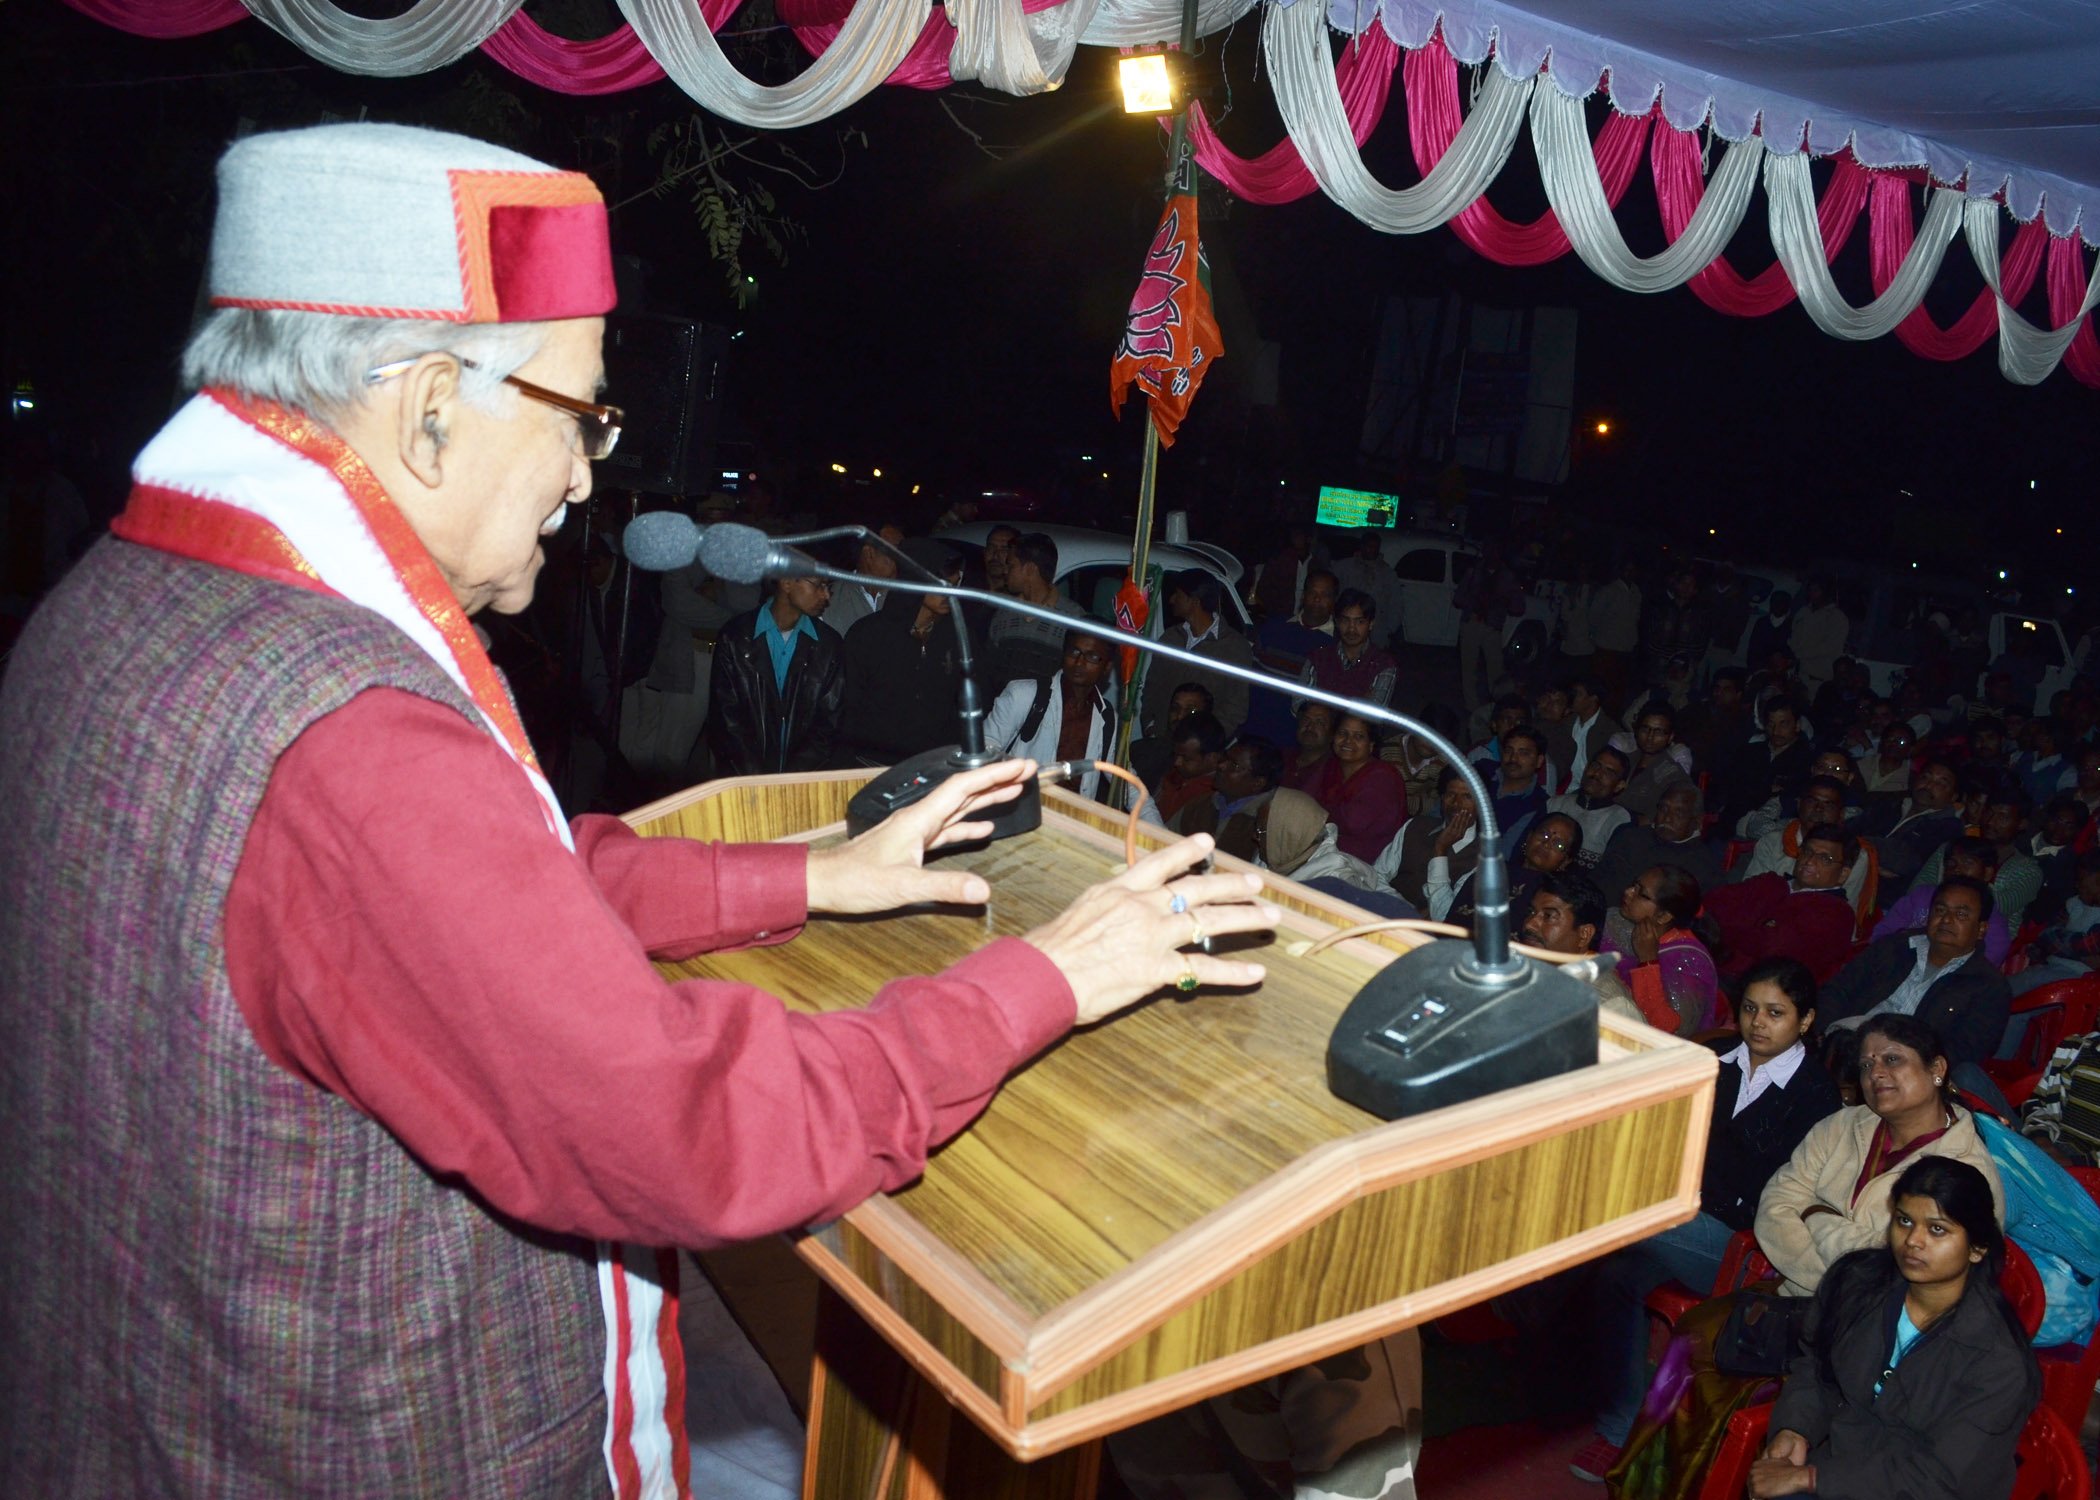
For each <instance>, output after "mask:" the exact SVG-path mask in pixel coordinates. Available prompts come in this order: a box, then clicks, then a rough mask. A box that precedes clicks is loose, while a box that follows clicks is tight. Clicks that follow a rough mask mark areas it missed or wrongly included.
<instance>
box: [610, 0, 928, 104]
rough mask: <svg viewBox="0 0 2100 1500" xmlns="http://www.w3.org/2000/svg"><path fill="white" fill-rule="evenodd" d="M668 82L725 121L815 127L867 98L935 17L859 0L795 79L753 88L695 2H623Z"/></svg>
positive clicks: (906, 1)
mask: <svg viewBox="0 0 2100 1500" xmlns="http://www.w3.org/2000/svg"><path fill="white" fill-rule="evenodd" d="M619 5H620V14H621V15H623V16H625V17H626V18H627V21H628V24H629V25H631V26H633V27H634V30H635V35H637V36H639V37H640V38H641V39H642V45H643V46H644V47H647V48H648V49H649V55H650V56H652V57H654V58H655V59H656V60H657V62H659V63H661V64H662V65H663V70H664V72H665V73H667V74H668V75H669V76H670V78H671V81H672V82H673V83H675V84H677V85H678V86H679V87H680V88H682V89H684V90H685V91H686V92H687V93H688V94H691V95H692V96H693V98H695V99H696V100H698V101H699V102H700V104H701V106H702V107H703V108H705V109H707V110H709V111H711V112H712V113H714V114H718V115H720V116H721V117H722V118H723V119H725V120H734V121H736V122H737V123H738V124H739V125H749V126H751V127H753V128H754V129H759V130H789V129H792V128H794V127H795V126H797V125H810V124H814V123H815V122H817V121H818V120H822V119H825V118H826V117H828V116H830V115H835V114H837V113H838V112H839V111H840V110H842V109H844V108H846V106H848V105H849V104H852V103H853V102H854V101H855V100H857V99H861V98H863V97H865V96H866V95H867V94H868V92H869V91H870V90H872V89H874V88H876V87H877V86H878V85H879V84H881V82H882V80H883V79H885V78H887V77H889V76H890V74H891V73H893V72H895V71H896V68H897V64H899V63H901V62H902V61H904V58H905V54H907V53H909V52H910V51H911V49H912V44H913V43H914V42H916V41H917V40H918V39H919V32H920V30H921V28H923V27H924V26H925V24H926V18H927V17H928V16H929V15H930V14H932V10H933V7H932V3H931V0H860V3H859V4H857V5H855V6H854V7H853V10H852V12H851V13H850V14H849V15H848V16H847V17H846V23H845V25H844V26H843V27H841V28H840V30H839V35H838V40H837V41H835V42H833V43H832V44H831V46H829V47H828V48H826V49H825V51H824V55H823V56H821V57H819V58H816V59H815V60H813V61H812V62H811V63H810V65H809V66H808V67H807V68H806V69H804V70H803V72H802V74H801V75H800V76H799V77H797V78H795V79H794V80H793V81H791V82H788V83H783V84H781V85H779V86H778V87H768V86H766V85H764V84H760V83H753V82H752V81H751V80H750V79H749V78H746V77H745V76H744V75H743V74H742V73H740V72H738V71H737V70H736V68H735V66H734V65H733V64H731V62H730V61H729V59H728V57H726V56H725V55H724V54H723V52H722V44H721V43H720V42H718V41H716V40H715V34H714V33H713V32H711V31H709V30H708V29H707V22H706V21H705V20H703V19H702V18H701V15H700V7H699V5H698V4H697V3H696V0H619Z"/></svg>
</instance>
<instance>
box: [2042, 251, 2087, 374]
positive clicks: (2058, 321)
mask: <svg viewBox="0 0 2100 1500" xmlns="http://www.w3.org/2000/svg"><path fill="white" fill-rule="evenodd" d="M2085 283H2086V269H2085V256H2084V254H2083V253H2081V252H2080V250H2079V248H2078V240H2077V238H2076V236H2073V235H2065V236H2064V237H2063V238H2062V239H2060V240H2059V239H2051V240H2050V241H2049V321H2050V322H2052V323H2054V324H2055V325H2056V326H2057V327H2058V328H2061V327H2063V326H2064V324H2065V323H2067V322H2069V321H2070V319H2071V314H2072V313H2073V312H2075V311H2076V310H2077V308H2078V304H2079V303H2081V302H2083V301H2084V300H2085ZM2064 368H2065V369H2067V370H2069V371H2070V372H2071V373H2072V374H2073V375H2075V376H2077V377H2078V378H2079V380H2081V381H2083V382H2084V383H2085V384H2087V385H2100V338H2095V337H2094V336H2093V320H2092V318H2091V316H2090V315H2088V316H2087V318H2086V319H2085V321H2084V322H2083V323H2082V324H2081V325H2080V326H2079V329H2078V332H2076V333H2074V334H2072V335H2071V347H2070V348H2068V349H2066V350H2065V351H2064Z"/></svg>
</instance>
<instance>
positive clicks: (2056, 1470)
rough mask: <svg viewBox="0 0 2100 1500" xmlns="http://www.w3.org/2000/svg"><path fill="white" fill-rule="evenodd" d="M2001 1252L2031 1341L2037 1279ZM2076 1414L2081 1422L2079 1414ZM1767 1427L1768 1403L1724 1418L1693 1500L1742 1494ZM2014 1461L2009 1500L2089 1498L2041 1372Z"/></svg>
mask: <svg viewBox="0 0 2100 1500" xmlns="http://www.w3.org/2000/svg"><path fill="white" fill-rule="evenodd" d="M2095 1175H2096V1176H2100V1173H2096V1174H2095ZM2005 1249H2006V1256H2005V1274H2004V1276H2003V1277H2001V1278H2000V1280H1999V1286H2000V1287H2001V1288H2002V1289H2003V1290H2004V1292H2005V1297H2006V1300H2007V1301H2009V1302H2011V1303H2012V1306H2013V1311H2014V1312H2015V1313H2018V1314H2019V1317H2020V1323H2021V1325H2022V1326H2023V1327H2025V1328H2026V1330H2027V1333H2028V1336H2029V1337H2030V1338H2032V1337H2033V1336H2034V1331H2035V1330H2036V1329H2037V1328H2039V1327H2041V1326H2042V1310H2043V1303H2044V1297H2043V1292H2042V1278H2041V1277H2040V1276H2039V1275H2037V1274H2036V1272H2035V1269H2034V1262H2033V1261H2031V1260H2029V1259H2028V1258H2027V1252H2026V1251H2024V1250H2022V1249H2021V1248H2020V1247H2019V1246H2018V1245H2016V1244H2014V1243H2013V1242H2012V1241H2010V1240H2007V1241H2006V1243H2005ZM2081 1352H2083V1351H2081ZM2044 1369H2045V1371H2046V1369H2047V1366H2046V1365H2045V1366H2044ZM2085 1389H2086V1393H2087V1394H2088V1395H2090V1394H2091V1393H2092V1389H2093V1387H2092V1383H2091V1381H2090V1380H2088V1381H2087V1383H2086V1387H2085ZM2080 1416H2081V1419H2082V1418H2083V1411H2082V1410H2081V1412H2080ZM1771 1425H1772V1408H1771V1406H1770V1405H1769V1404H1766V1405H1763V1406H1749V1407H1745V1408H1744V1409H1743V1410H1741V1411H1739V1412H1737V1413H1736V1414H1735V1415H1734V1416H1732V1417H1730V1418H1729V1419H1728V1431H1727V1433H1726V1434H1725V1435H1724V1436H1723V1437H1722V1439H1721V1446H1720V1447H1719V1448H1718V1449H1717V1450H1716V1451H1715V1453H1714V1461H1713V1465H1712V1467H1710V1468H1709V1469H1708V1470H1707V1471H1706V1478H1705V1480H1704V1481H1703V1482H1702V1483H1701V1484H1700V1486H1699V1500H1737V1497H1739V1496H1741V1495H1742V1493H1743V1490H1744V1488H1745V1486H1747V1485H1748V1484H1749V1482H1750V1465H1751V1464H1752V1463H1754V1462H1755V1461H1756V1459H1757V1456H1758V1455H1759V1454H1760V1453H1762V1452H1764V1447H1765V1440H1766V1434H1767V1433H1768V1432H1769V1431H1770V1430H1771ZM2016 1462H2017V1463H2018V1464H2019V1466H2020V1467H2019V1474H2018V1477H2017V1478H2015V1480H2014V1482H2013V1496H2014V1500H2044V1497H2046V1500H2074V1497H2075V1500H2090V1497H2091V1495H2092V1479H2091V1476H2090V1474H2089V1473H2088V1472H2087V1470H2086V1466H2085V1450H2084V1449H2083V1448H2082V1447H2080V1446H2079V1443H2078V1429H2077V1428H2076V1427H2075V1426H2070V1425H2067V1424H2066V1423H2065V1420H2064V1418H2063V1417H2062V1416H2061V1415H2060V1414H2059V1412H2058V1411H2057V1410H2055V1409H2054V1407H2053V1404H2052V1403H2051V1401H2050V1400H2049V1396H2048V1384H2047V1375H2046V1374H2045V1375H2044V1377H2043V1396H2042V1404H2041V1405H2039V1406H2037V1407H2036V1408H2035V1409H2034V1412H2033V1414H2032V1415H2030V1416H2029V1417H2028V1419H2027V1425H2026V1427H2025V1428H2023V1429H2022V1430H2021V1433H2020V1446H2019V1450H2018V1452H2017V1454H2016Z"/></svg>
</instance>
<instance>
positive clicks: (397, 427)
mask: <svg viewBox="0 0 2100 1500" xmlns="http://www.w3.org/2000/svg"><path fill="white" fill-rule="evenodd" d="M400 388H401V396H400V401H401V404H400V406H399V407H397V408H396V409H395V413H394V442H395V446H396V448H397V449H398V451H399V456H400V459H401V466H402V467H403V468H404V469H406V470H408V472H409V473H411V474H413V475H414V476H415V477H416V478H417V479H418V480H420V481H421V482H422V483H423V484H424V485H425V486H426V487H428V488H430V489H433V490H434V489H438V488H439V487H441V486H442V485H443V484H444V482H445V448H446V445H447V444H448V443H449V442H450V441H451V439H452V434H453V424H454V422H455V420H456V419H457V417H458V415H459V405H460V400H459V361H457V360H456V359H453V358H452V357H450V356H449V355H443V354H426V355H424V356H423V357H422V358H421V359H419V360H417V361H416V362H415V363H414V364H413V365H411V366H409V368H408V370H407V372H406V373H405V374H403V375H402V376H401V383H400Z"/></svg>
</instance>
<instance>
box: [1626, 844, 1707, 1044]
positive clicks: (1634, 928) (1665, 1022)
mask: <svg viewBox="0 0 2100 1500" xmlns="http://www.w3.org/2000/svg"><path fill="white" fill-rule="evenodd" d="M1701 899H1702V897H1701V894H1700V890H1699V882H1698V881H1697V880H1696V879H1695V878H1693V876H1692V873H1691V872H1690V871H1689V870H1687V869H1685V868H1684V867H1683V866H1682V865H1652V866H1650V867H1649V868H1648V869H1645V870H1643V871H1642V872H1641V875H1640V878H1639V879H1638V880H1636V881H1634V882H1633V884H1631V885H1629V886H1627V887H1626V890H1625V893H1624V894H1623V895H1622V896H1621V897H1620V899H1619V909H1618V911H1616V912H1614V913H1613V914H1612V915H1611V916H1609V917H1607V918H1606V919H1605V923H1604V938H1603V941H1602V942H1601V943H1600V944H1599V947H1600V948H1601V950H1602V951H1603V953H1604V955H1605V957H1606V958H1608V959H1610V960H1611V961H1612V962H1614V963H1616V964H1617V965H1618V967H1619V978H1620V979H1622V980H1624V981H1625V982H1626V988H1627V989H1629V990H1631V991H1632V992H1633V998H1634V1003H1635V1004H1637V1005H1639V1006H1640V1008H1641V1013H1642V1014H1643V1015H1644V1016H1646V1017H1647V1018H1648V1024H1649V1025H1650V1026H1656V1027H1660V1028H1661V1029H1662V1030H1664V1031H1668V1032H1674V1033H1675V1034H1676V1035H1678V1036H1690V1035H1691V1034H1692V1033H1693V1032H1695V1031H1699V1030H1702V1029H1703V1028H1705V1027H1708V1026H1717V1025H1726V1024H1727V1021H1728V1017H1727V1014H1726V1012H1725V1010H1724V1009H1723V1008H1722V1007H1723V1006H1725V1004H1726V1002H1725V1000H1723V998H1722V996H1721V976H1720V972H1719V970H1717V969H1716V968H1715V967H1714V960H1713V954H1712V952H1711V951H1710V949H1711V939H1712V935H1713V929H1712V926H1711V924H1710V923H1706V922H1705V920H1704V919H1703V918H1701V917H1700V915H1699V904H1700V901H1701ZM1702 927H1704V928H1705V930H1706V932H1707V933H1708V939H1706V940H1702V939H1701V937H1700V935H1699V931H1700V929H1701V928H1702Z"/></svg>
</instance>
